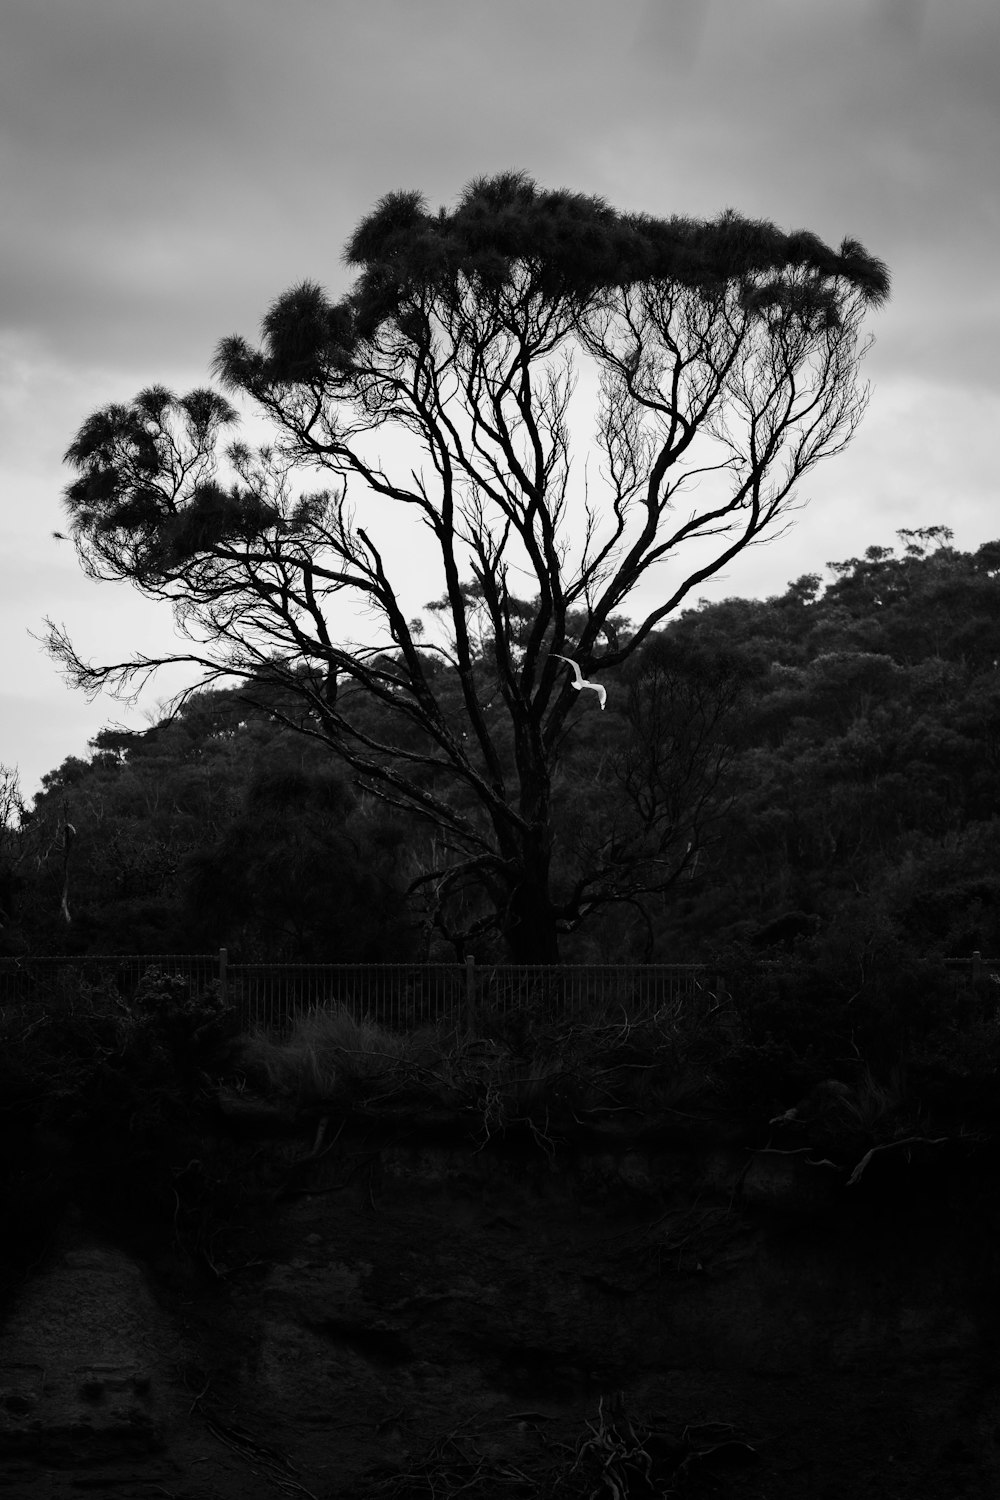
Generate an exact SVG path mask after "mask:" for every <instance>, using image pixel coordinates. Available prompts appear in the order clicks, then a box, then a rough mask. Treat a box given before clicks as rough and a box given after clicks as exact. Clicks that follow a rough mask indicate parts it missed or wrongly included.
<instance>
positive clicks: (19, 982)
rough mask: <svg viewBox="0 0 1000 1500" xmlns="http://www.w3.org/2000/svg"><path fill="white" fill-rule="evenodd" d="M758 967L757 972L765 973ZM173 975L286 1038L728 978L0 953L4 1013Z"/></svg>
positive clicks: (54, 1006) (99, 1001) (700, 1001)
mask: <svg viewBox="0 0 1000 1500" xmlns="http://www.w3.org/2000/svg"><path fill="white" fill-rule="evenodd" d="M945 963H946V965H947V966H948V967H949V968H950V969H951V970H952V971H953V972H954V973H955V975H956V980H957V981H958V982H959V983H961V984H969V983H971V984H972V985H973V986H974V987H975V988H977V989H979V988H981V987H988V988H989V990H990V994H991V998H992V995H993V994H994V993H995V992H996V986H995V984H994V983H993V978H994V975H996V973H997V971H998V969H1000V965H998V964H996V963H994V962H991V961H988V960H984V959H983V958H982V957H981V956H980V954H978V953H975V954H973V955H972V957H971V958H965V959H947V960H945ZM766 966H767V964H766V962H762V964H761V967H766ZM152 969H157V970H159V971H160V972H161V973H164V974H170V975H180V976H182V977H183V978H184V979H186V980H187V982H188V984H189V986H190V993H192V994H198V993H200V992H203V991H206V990H208V989H209V988H210V987H212V986H217V987H218V990H219V992H220V994H221V995H222V997H223V998H224V1000H225V1001H226V1003H227V1004H230V1005H232V1006H233V1007H234V1009H235V1010H236V1013H237V1015H238V1016H239V1019H240V1025H241V1026H242V1027H243V1028H244V1029H245V1030H251V1029H253V1028H255V1027H260V1028H261V1029H263V1030H265V1031H268V1032H271V1033H281V1032H284V1031H286V1030H287V1029H288V1027H289V1026H290V1025H291V1024H292V1022H293V1021H294V1018H295V1016H296V1015H297V1014H299V1013H301V1012H302V1011H305V1010H309V1009H313V1008H324V1007H330V1006H334V1005H343V1006H345V1007H346V1008H347V1009H348V1010H350V1011H351V1012H352V1014H354V1015H355V1016H356V1017H358V1018H359V1019H360V1018H361V1017H362V1016H370V1017H371V1018H372V1019H374V1020H376V1021H378V1022H380V1023H381V1024H382V1025H385V1026H389V1027H391V1028H393V1029H394V1030H411V1029H413V1028H414V1027H417V1026H420V1025H423V1024H426V1023H428V1022H431V1021H445V1022H447V1023H449V1024H454V1025H459V1026H463V1027H474V1026H475V1025H476V1023H477V1021H478V1020H479V1019H480V1017H482V1016H485V1015H486V1014H490V1015H493V1016H501V1017H512V1016H516V1015H517V1014H518V1013H526V1012H536V1013H537V1012H541V1013H542V1014H544V1015H546V1016H555V1017H562V1018H565V1019H573V1018H577V1017H579V1018H583V1017H588V1018H593V1017H595V1016H598V1015H600V1014H601V1013H602V1012H603V1013H611V1012H614V1013H615V1014H616V1015H618V1016H621V1015H622V1014H624V1015H625V1016H627V1017H628V1018H629V1019H639V1018H641V1017H643V1016H649V1015H652V1014H655V1013H657V1012H662V1011H663V1010H664V1009H670V1008H673V1007H675V1006H678V1005H681V1006H685V1007H689V1006H702V1005H704V1006H705V1007H706V1008H710V1007H711V1006H713V1005H715V1004H716V1003H717V1002H718V1000H719V998H720V997H722V996H723V995H724V994H725V992H726V983H725V976H724V975H722V974H721V973H719V972H718V971H717V970H714V969H712V968H709V967H708V966H706V965H704V964H552V965H547V964H538V965H527V964H496V965H491V964H475V963H473V962H472V961H471V960H469V961H467V962H466V963H464V964H458V963H455V964H289V963H267V964H263V963H261V964H249V963H232V962H230V960H229V955H228V953H227V951H226V949H224V948H222V949H220V950H219V951H218V952H216V953H160V954H157V953H149V954H86V955H82V956H72V957H70V956H58V957H45V956H25V957H19V958H0V1008H7V1007H18V1008H20V1007H24V1006H30V1007H32V1008H35V1009H39V1010H41V1009H49V1010H60V1011H73V1010H75V1009H77V1008H90V1007H92V1006H94V1005H97V1006H104V1005H114V1004H115V1003H116V1002H119V1001H121V1002H125V1003H128V1002H129V1001H131V1000H132V999H133V998H134V997H135V995H136V993H137V992H138V990H139V986H140V984H141V982H142V980H143V978H144V977H145V976H148V974H149V971H150V970H152Z"/></svg>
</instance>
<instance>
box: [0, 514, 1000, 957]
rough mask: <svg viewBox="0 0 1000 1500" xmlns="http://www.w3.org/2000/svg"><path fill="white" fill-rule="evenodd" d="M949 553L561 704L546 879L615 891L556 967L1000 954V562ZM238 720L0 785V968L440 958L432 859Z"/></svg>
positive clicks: (842, 579) (810, 589)
mask: <svg viewBox="0 0 1000 1500" xmlns="http://www.w3.org/2000/svg"><path fill="white" fill-rule="evenodd" d="M951 542H952V537H951V533H950V532H949V531H948V530H947V528H945V527H943V526H938V527H932V528H927V529H924V530H920V531H906V530H904V531H901V532H900V533H899V542H898V545H897V546H896V547H883V546H871V547H869V548H868V549H867V551H866V552H865V553H864V555H863V556H862V557H860V558H851V559H848V560H846V561H843V562H837V563H831V564H829V572H828V577H827V578H826V581H824V580H823V578H822V577H821V575H820V574H818V573H817V574H807V575H805V576H804V577H802V578H799V579H797V580H795V581H794V582H793V583H791V584H790V585H789V586H788V588H787V590H786V591H785V592H784V593H783V594H781V595H777V596H775V597H772V598H769V599H766V600H757V599H740V598H730V599H725V600H722V601H721V602H718V603H706V602H702V603H701V604H700V605H699V607H697V608H694V609H688V610H685V611H684V612H683V613H681V614H679V615H678V616H677V617H676V618H674V619H673V620H672V621H671V622H670V623H669V624H668V625H667V626H666V627H665V628H663V629H661V630H660V631H658V632H656V633H655V634H654V635H652V636H651V637H650V638H649V639H648V640H647V641H646V642H645V643H644V644H643V646H642V648H641V650H639V651H638V652H637V653H636V654H635V655H634V656H633V657H632V658H630V659H629V661H628V662H627V663H626V664H625V665H624V666H623V667H622V668H621V669H620V670H619V671H618V673H617V674H609V675H608V676H607V678H606V679H605V680H606V685H607V689H608V698H607V709H606V711H605V712H601V711H600V708H599V705H598V704H597V702H596V701H595V700H594V697H593V695H590V694H586V693H581V694H579V695H578V698H579V702H578V704H577V706H576V707H575V708H574V712H573V715H572V717H571V720H570V722H569V724H568V726H567V729H566V732H565V735H564V740H563V744H562V746H561V749H560V752H559V758H558V764H557V769H556V776H555V782H554V785H555V791H556V813H555V817H556V837H555V849H556V858H557V865H556V878H557V881H559V882H562V884H563V887H564V888H566V889H569V888H574V889H576V890H577V891H584V892H585V890H586V882H587V879H588V869H589V868H590V866H591V865H592V864H593V863H594V862H595V861H598V860H600V859H604V860H605V861H606V858H607V851H608V849H609V848H610V849H612V850H613V851H614V853H615V858H616V860H617V863H618V867H619V869H620V870H621V878H620V881H619V885H618V887H617V889H616V890H615V891H613V892H612V893H611V895H612V898H613V899H611V900H610V901H608V900H606V899H605V900H604V901H603V902H602V903H595V905H594V909H593V911H592V913H590V914H589V915H587V916H585V917H584V919H583V920H582V921H581V922H579V923H577V924H576V927H575V929H574V930H567V931H566V932H564V933H563V934H562V936H561V939H560V942H561V956H562V957H563V959H564V960H567V961H571V962H576V961H587V960H603V961H616V962H617V961H621V962H628V961H634V962H644V961H686V960H701V959H707V958H712V957H717V956H718V955H720V954H722V953H727V952H732V951H738V950H741V949H743V950H746V951H748V952H752V951H754V950H756V951H760V950H762V949H767V948H768V947H777V948H778V949H779V950H788V949H789V948H790V946H791V945H793V944H794V943H796V942H806V941H807V942H809V943H811V944H813V945H814V946H815V945H816V944H817V943H818V944H821V945H823V944H825V945H826V946H827V947H828V948H837V947H841V948H842V947H844V946H845V945H847V946H850V947H852V948H853V949H854V950H856V951H861V950H864V949H866V947H867V948H872V946H873V945H874V946H876V947H877V946H878V945H880V944H881V945H883V946H884V945H886V944H888V945H890V946H894V947H898V948H899V949H900V950H901V951H902V950H905V951H906V952H907V953H908V954H910V955H911V956H914V955H915V956H920V957H940V956H946V955H950V956H962V955H968V954H970V953H971V952H972V951H973V950H976V949H978V950H980V951H981V952H982V953H983V954H984V955H985V956H988V957H994V956H996V955H998V954H1000V849H998V846H997V840H996V836H995V835H996V821H995V820H996V809H997V793H998V789H1000V674H998V671H997V662H998V659H1000V541H998V542H988V543H985V544H984V545H983V546H981V547H979V548H978V550H976V551H975V552H962V551H959V550H957V549H956V548H954V547H953V546H952V545H951ZM622 628H623V630H627V625H623V626H622ZM440 670H441V671H446V670H447V669H446V668H445V667H444V666H442V667H441V668H440ZM253 696H254V695H253V694H252V693H248V692H247V690H246V689H245V688H240V689H234V690H231V691H230V690H207V691H201V692H198V693H196V694H194V695H192V696H191V697H190V698H189V699H188V700H187V701H186V702H185V703H184V705H183V706H182V707H181V708H180V710H179V711H178V712H177V714H176V715H175V716H174V717H173V718H171V719H166V720H164V721H163V722H161V723H158V724H156V725H154V726H153V727H151V728H149V729H146V730H135V731H129V730H124V729H111V728H108V729H105V730H103V731H102V732H101V733H100V734H99V735H98V736H97V737H96V739H95V740H93V741H92V742H91V754H90V756H89V758H88V759H82V758H78V757H73V756H71V757H69V758H68V759H66V760H65V761H64V762H63V764H62V765H61V766H59V767H58V769H56V770H54V771H52V772H51V773H50V774H48V775H47V776H45V777H44V778H43V789H42V790H41V791H40V792H39V793H38V795H37V796H36V797H35V798H34V801H33V804H32V805H31V806H30V807H25V808H23V809H22V810H21V811H20V814H18V808H17V801H18V799H17V797H16V795H14V794H13V792H12V788H11V783H10V782H9V781H8V784H7V804H8V806H7V814H6V817H5V826H4V828H3V834H2V848H0V921H2V930H0V954H3V955H7V956H10V955H16V954H18V953H87V952H91V953H100V952H103V953H109V952H130V953H182V952H205V951H211V950H213V949H215V948H217V947H219V946H223V945H225V946H227V947H229V948H230V950H231V951H232V952H233V954H234V955H236V956H239V957H242V958H244V959H248V960H249V959H299V960H306V961H313V962H322V961H331V962H332V961H340V962H351V961H354V962H365V961H374V960H382V961H395V960H411V959H412V960H421V959H427V958H434V959H447V958H450V957H452V956H454V955H455V944H454V943H453V942H450V941H449V938H450V935H451V934H452V933H453V932H455V931H457V930H459V929H460V928H462V927H463V925H464V928H465V930H468V926H469V924H468V922H465V923H464V924H463V922H462V921H460V920H458V918H459V917H460V916H461V915H462V914H461V913H460V912H459V911H458V910H457V908H459V907H461V906H462V904H463V903H466V904H467V903H474V902H475V900H476V893H475V891H473V890H469V891H464V892H463V891H462V890H457V891H452V892H449V893H448V895H447V899H442V898H441V893H440V892H439V891H436V890H435V888H434V882H433V881H432V880H428V879H426V878H424V876H425V872H426V871H428V870H431V869H433V867H434V864H435V861H434V858H433V844H434V839H435V838H436V837H438V831H437V830H436V829H435V828H434V827H433V826H431V825H427V824H423V823H421V822H420V821H419V820H418V819H416V818H415V817H414V815H413V813H412V812H410V811H407V810H405V809H402V808H400V807H395V806H392V805H390V804H388V803H387V802H385V801H383V800H380V799H378V798H377V797H374V796H372V794H371V793H370V792H366V793H364V794H359V793H358V792H357V791H356V790H355V788H354V787H353V786H352V783H351V777H350V773H349V771H348V769H347V768H345V767H344V766H343V765H342V764H340V763H338V762H337V761H336V760H334V759H333V758H332V756H331V753H330V750H329V748H328V747H327V746H325V745H324V744H323V743H322V742H321V741H320V740H319V739H318V738H317V737H315V736H313V735H311V734H310V732H309V729H310V726H309V723H308V721H307V720H300V721H296V719H295V715H296V714H297V713H300V712H301V710H300V709H298V708H296V707H295V705H294V704H293V703H292V702H291V700H289V702H286V703H281V702H278V701H276V700H274V698H273V690H272V702H271V707H272V710H273V711H271V712H268V711H267V703H266V702H265V703H264V705H263V706H262V703H261V701H260V700H261V695H260V694H258V695H257V702H256V703H255V705H254V706H250V704H249V702H248V699H249V698H252V697H253ZM364 711H366V712H369V713H371V714H375V715H377V714H378V712H379V706H378V704H377V703H373V704H371V705H369V706H368V707H367V709H365V710H364ZM435 790H436V791H437V792H438V794H439V795H440V794H445V795H448V796H451V797H453V798H461V795H462V793H461V790H460V788H456V787H454V786H452V787H446V786H443V785H442V786H440V787H437V788H435ZM651 863H654V864H655V863H658V864H659V866H660V867H661V870H660V873H661V876H662V878H661V879H660V881H659V883H660V884H661V885H663V886H664V887H665V888H664V889H663V890H662V891H661V892H660V893H658V894H655V895H650V894H648V893H647V892H648V889H649V887H650V886H653V885H655V884H656V883H657V881H656V880H654V879H650V878H649V875H650V868H649V867H650V865H651ZM604 894H605V896H606V895H607V892H605V893H604ZM581 905H582V908H584V909H585V908H586V902H585V901H584V902H583V903H581ZM459 947H461V945H459ZM472 951H475V950H474V949H473V950H472ZM477 956H480V957H491V956H495V955H492V954H490V953H489V952H488V951H483V952H480V953H478V954H477Z"/></svg>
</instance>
